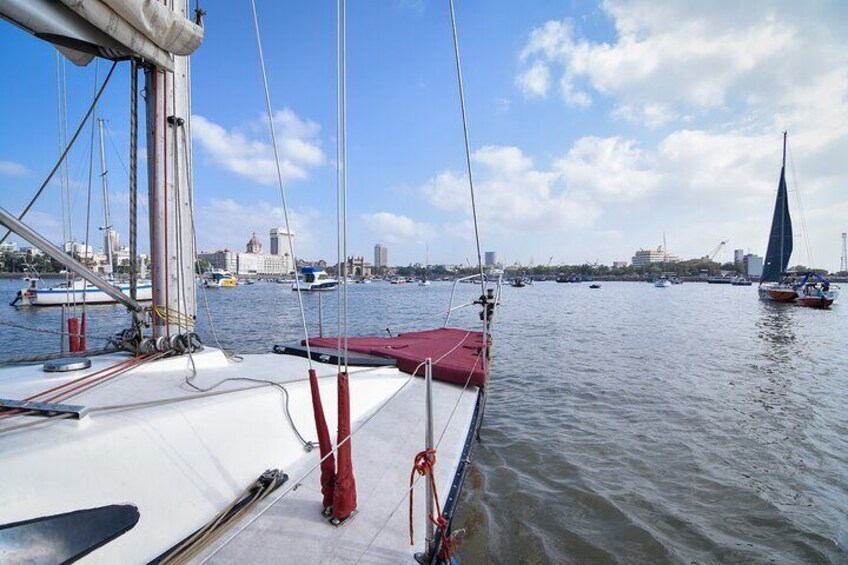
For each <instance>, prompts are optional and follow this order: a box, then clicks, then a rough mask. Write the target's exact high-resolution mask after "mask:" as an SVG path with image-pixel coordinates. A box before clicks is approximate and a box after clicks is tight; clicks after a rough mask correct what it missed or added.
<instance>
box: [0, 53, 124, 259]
mask: <svg viewBox="0 0 848 565" xmlns="http://www.w3.org/2000/svg"><path fill="white" fill-rule="evenodd" d="M117 64H118V62H117V61H114V62H113V63H112V67H111V68H110V69H109V74H107V75H106V79H105V80H104V81H103V84H102V85H101V86H100V90H98V91H97V96H95V97H94V101H93V102H92V103H91V106H89V107H88V111H87V112H86V113H85V116H83V118H82V120H81V121H80V124H79V126H77V129H76V131H75V132H74V135H73V137H71V141H70V143H68V145H67V147H65V150H64V151H63V152H62V155H60V156H59V160H58V161H56V164H55V165H53V169H52V170H51V171H50V174H48V175H47V178H46V179H44V182H43V183H41V186H40V187H38V190H37V191H35V195H34V196H33V197H32V199H31V200H30V201H29V204H27V205H26V207H25V208H24V210H23V212H21V214H20V215H19V216H18V219H19V220H23V219H24V216H26V215H27V212H29V210H30V208H32V206H33V204H35V201H36V200H38V197H39V196H41V193H42V192H44V189H45V188H46V187H47V184H48V183H49V182H50V181H51V180H52V179H53V175H55V174H56V171H58V170H59V166H60V165H61V164H62V163H63V162H64V161H65V157H67V155H68V152H70V150H71V147H73V146H74V142H76V140H77V138H78V137H79V134H80V133H81V132H82V128H83V126H85V123H86V122H87V121H88V118H89V117H91V113H92V112H93V111H94V107H95V106H96V105H97V101H98V100H100V96H102V95H103V91H104V90H106V85H107V84H109V79H110V78H112V73H113V72H114V70H115V67H116V66H117ZM11 233H12V230H7V231H6V235H4V236H3V237H2V238H0V243H3V242H4V241H6V238H8V237H9V235H10V234H11Z"/></svg>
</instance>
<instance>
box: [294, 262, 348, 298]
mask: <svg viewBox="0 0 848 565" xmlns="http://www.w3.org/2000/svg"><path fill="white" fill-rule="evenodd" d="M337 286H339V281H337V280H336V279H334V278H331V277H330V275H328V274H327V271H325V270H324V269H322V268H321V267H318V266H306V267H301V269H300V277H299V279H298V281H296V282H294V283H293V284H292V290H293V291H297V290H298V289H299V290H301V291H303V292H318V291H326V290H334V289H335V288H336V287H337Z"/></svg>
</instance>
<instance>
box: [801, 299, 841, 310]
mask: <svg viewBox="0 0 848 565" xmlns="http://www.w3.org/2000/svg"><path fill="white" fill-rule="evenodd" d="M833 300H834V299H833V298H828V297H826V296H799V297H798V304H799V305H801V306H806V307H807V308H830V305H831V304H833Z"/></svg>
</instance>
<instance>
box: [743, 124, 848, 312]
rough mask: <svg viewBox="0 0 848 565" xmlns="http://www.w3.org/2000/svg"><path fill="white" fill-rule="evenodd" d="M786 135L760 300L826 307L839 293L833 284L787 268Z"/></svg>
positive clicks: (789, 222) (789, 244) (789, 220)
mask: <svg viewBox="0 0 848 565" xmlns="http://www.w3.org/2000/svg"><path fill="white" fill-rule="evenodd" d="M786 137H787V132H783V160H782V164H781V167H780V181H779V182H778V185H777V198H776V200H775V203H774V214H773V216H772V220H771V231H770V232H769V241H768V248H767V249H766V259H765V262H764V264H763V274H762V276H761V277H760V286H759V288H758V292H759V295H760V299H762V300H772V301H775V302H797V304H799V305H801V306H807V307H809V308H829V307H830V305H831V304H833V302H834V300H836V298H837V297H838V296H839V291H838V287H837V286H836V285H832V284H831V283H830V281H829V280H828V279H827V278H825V277H824V276H823V275H821V274H819V273H816V272H814V271H807V272H787V267H788V265H789V258H790V257H791V256H792V217H791V216H790V214H789V194H788V190H787V188H786Z"/></svg>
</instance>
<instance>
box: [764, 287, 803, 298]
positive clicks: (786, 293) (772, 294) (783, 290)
mask: <svg viewBox="0 0 848 565" xmlns="http://www.w3.org/2000/svg"><path fill="white" fill-rule="evenodd" d="M759 293H760V299H761V300H771V301H773V302H792V301H793V300H795V299H797V298H798V293H797V292H795V289H793V288H787V287H765V286H761V287H760V288H759Z"/></svg>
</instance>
